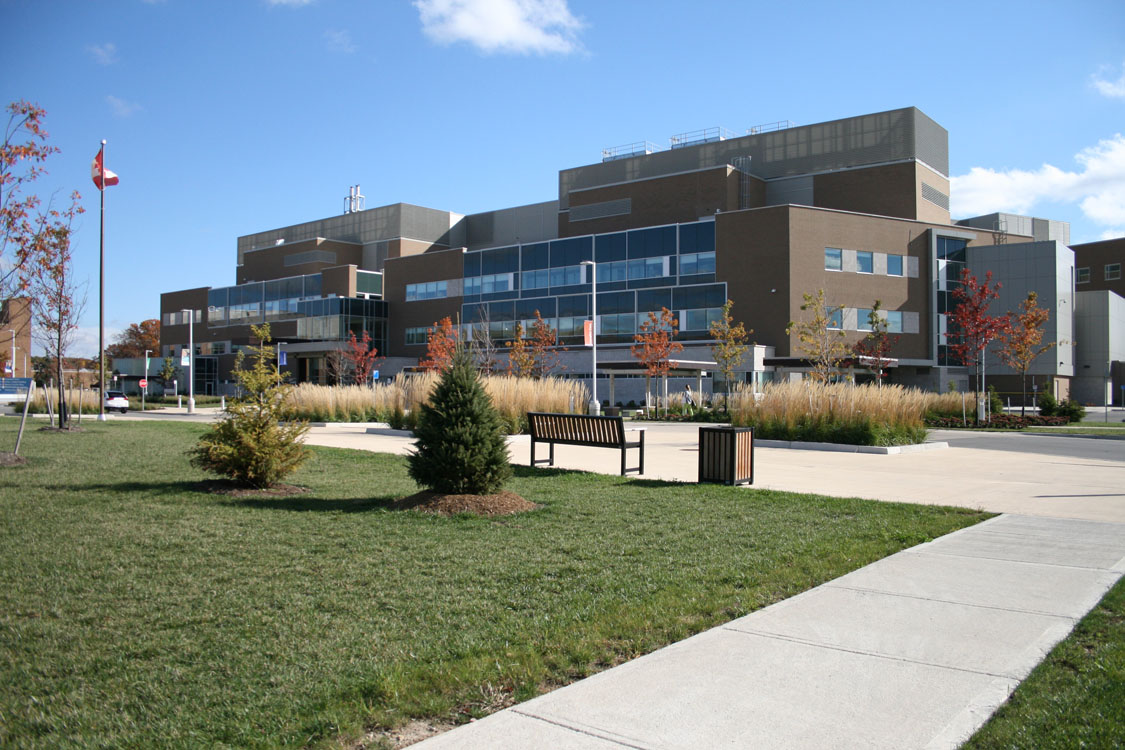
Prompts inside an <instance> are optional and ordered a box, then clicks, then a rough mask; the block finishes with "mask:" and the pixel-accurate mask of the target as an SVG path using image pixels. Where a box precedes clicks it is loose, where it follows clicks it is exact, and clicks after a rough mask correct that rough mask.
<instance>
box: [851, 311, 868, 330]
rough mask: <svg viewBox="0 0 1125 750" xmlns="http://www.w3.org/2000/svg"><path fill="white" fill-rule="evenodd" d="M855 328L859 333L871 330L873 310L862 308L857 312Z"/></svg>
mask: <svg viewBox="0 0 1125 750" xmlns="http://www.w3.org/2000/svg"><path fill="white" fill-rule="evenodd" d="M855 327H856V330H857V331H870V330H871V308H870V307H860V308H856V311H855Z"/></svg>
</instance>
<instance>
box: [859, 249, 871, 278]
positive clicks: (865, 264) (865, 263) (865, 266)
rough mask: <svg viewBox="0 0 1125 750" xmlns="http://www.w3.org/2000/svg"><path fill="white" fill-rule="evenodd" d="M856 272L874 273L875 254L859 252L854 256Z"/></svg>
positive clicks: (868, 251)
mask: <svg viewBox="0 0 1125 750" xmlns="http://www.w3.org/2000/svg"><path fill="white" fill-rule="evenodd" d="M855 262H856V270H857V271H859V272H860V273H874V272H875V254H874V253H872V252H871V251H870V250H860V251H859V252H857V253H856V254H855Z"/></svg>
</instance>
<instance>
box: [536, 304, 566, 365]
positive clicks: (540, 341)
mask: <svg viewBox="0 0 1125 750" xmlns="http://www.w3.org/2000/svg"><path fill="white" fill-rule="evenodd" d="M558 343H559V336H558V332H557V331H556V330H555V329H554V328H551V324H550V323H548V322H547V321H545V320H543V316H542V315H540V314H539V311H538V310H536V311H535V322H534V323H532V324H531V358H532V361H533V363H534V364H533V365H532V368H531V373H532V375H533V376H534V377H536V378H545V377H547V376H548V375H550V374H551V373H552V372H554V371H555V370H556V369H559V370H561V369H565V368H564V367H563V366H562V365H561V364H560V362H559V359H560V357H559V354H560V353H562V352H565V351H566V349H565V348H559V346H558Z"/></svg>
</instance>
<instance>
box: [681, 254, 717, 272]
mask: <svg viewBox="0 0 1125 750" xmlns="http://www.w3.org/2000/svg"><path fill="white" fill-rule="evenodd" d="M697 273H715V254H714V253H688V254H686V255H681V256H680V275H681V276H691V275H693V274H697Z"/></svg>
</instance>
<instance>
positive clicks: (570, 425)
mask: <svg viewBox="0 0 1125 750" xmlns="http://www.w3.org/2000/svg"><path fill="white" fill-rule="evenodd" d="M527 424H528V427H529V428H530V430H531V465H532V466H538V465H539V464H546V465H548V466H554V465H555V444H556V443H558V444H562V445H585V446H589V447H592V448H617V449H619V450H620V451H621V476H625V474H626V473H627V472H630V471H635V472H637V473H638V474H644V473H645V433H644V429H643V428H641V429H636V430H629V432H638V433H639V434H640V438H639V439H638V440H636V441H633V442H630V441H629V440H627V439H626V436H625V433H626V430H625V420H624V419H623V418H622V417H593V416H587V415H585V414H546V413H543V412H528V413H527ZM537 443H547V444H548V445H549V446H550V448H551V452H550V457H548V458H543V459H538V460H536V458H535V445H536V444H537ZM629 448H636V449H638V451H639V452H640V463H639V465H637V466H635V467H633V468H626V467H625V455H626V454H625V452H626V451H627V450H628V449H629Z"/></svg>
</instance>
